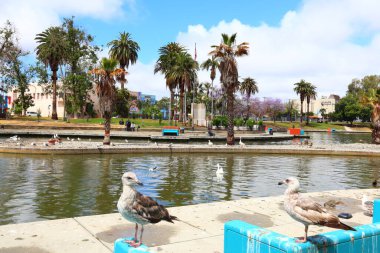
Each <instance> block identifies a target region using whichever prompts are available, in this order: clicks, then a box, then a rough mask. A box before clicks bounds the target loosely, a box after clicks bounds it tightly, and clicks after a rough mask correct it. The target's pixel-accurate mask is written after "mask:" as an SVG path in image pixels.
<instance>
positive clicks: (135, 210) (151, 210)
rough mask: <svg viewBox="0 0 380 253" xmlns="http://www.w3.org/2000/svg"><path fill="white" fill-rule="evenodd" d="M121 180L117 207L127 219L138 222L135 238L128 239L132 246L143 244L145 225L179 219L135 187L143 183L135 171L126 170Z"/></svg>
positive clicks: (127, 241)
mask: <svg viewBox="0 0 380 253" xmlns="http://www.w3.org/2000/svg"><path fill="white" fill-rule="evenodd" d="M121 181H122V183H123V193H122V194H121V196H120V198H119V201H118V202H117V209H118V211H119V213H120V214H121V215H122V216H123V217H124V218H125V219H127V220H128V221H130V222H133V223H136V226H135V236H134V238H133V240H126V243H128V244H129V245H130V246H132V247H135V248H137V247H139V246H140V245H141V244H142V236H143V232H144V225H146V224H148V223H153V224H154V223H158V222H160V221H162V220H164V221H167V222H171V223H174V222H173V220H178V219H177V217H175V216H172V215H170V214H169V212H168V210H166V208H165V207H163V206H162V205H159V204H158V203H157V202H156V201H155V200H153V199H152V198H150V197H148V196H145V195H143V194H141V193H139V192H138V191H136V190H135V189H134V186H135V185H142V183H141V182H140V181H139V180H138V179H137V176H136V174H135V173H133V172H125V173H124V174H123V176H122V177H121ZM138 224H140V225H141V233H140V240H139V241H137V230H138Z"/></svg>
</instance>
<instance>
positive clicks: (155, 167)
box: [149, 166, 157, 171]
mask: <svg viewBox="0 0 380 253" xmlns="http://www.w3.org/2000/svg"><path fill="white" fill-rule="evenodd" d="M155 170H157V166H154V167H153V168H150V169H149V171H155Z"/></svg>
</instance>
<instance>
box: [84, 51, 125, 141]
mask: <svg viewBox="0 0 380 253" xmlns="http://www.w3.org/2000/svg"><path fill="white" fill-rule="evenodd" d="M117 64H118V62H117V60H115V59H113V58H110V59H108V58H102V60H101V61H100V67H99V68H95V69H93V70H92V71H91V73H92V74H94V77H95V78H94V81H95V83H96V94H97V95H98V98H99V109H100V113H101V114H102V117H103V118H104V140H103V145H110V144H111V138H110V133H111V116H112V109H113V105H114V101H115V95H116V87H115V84H116V79H117V78H118V77H120V76H121V75H124V76H125V74H126V72H125V70H124V69H121V68H116V66H117Z"/></svg>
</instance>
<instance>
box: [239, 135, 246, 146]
mask: <svg viewBox="0 0 380 253" xmlns="http://www.w3.org/2000/svg"><path fill="white" fill-rule="evenodd" d="M239 146H240V147H245V143H244V142H242V141H241V137H240V141H239Z"/></svg>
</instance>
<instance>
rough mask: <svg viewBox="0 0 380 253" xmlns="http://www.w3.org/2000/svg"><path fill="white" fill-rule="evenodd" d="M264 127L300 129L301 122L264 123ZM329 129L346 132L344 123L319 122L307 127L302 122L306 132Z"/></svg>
mask: <svg viewBox="0 0 380 253" xmlns="http://www.w3.org/2000/svg"><path fill="white" fill-rule="evenodd" d="M264 125H271V126H280V127H285V128H292V127H293V125H294V127H295V128H299V127H300V123H299V122H293V123H291V122H280V121H276V123H273V121H264ZM328 128H331V129H336V130H344V123H330V122H329V123H317V122H309V125H308V126H306V122H302V129H305V130H327V129H328Z"/></svg>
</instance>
